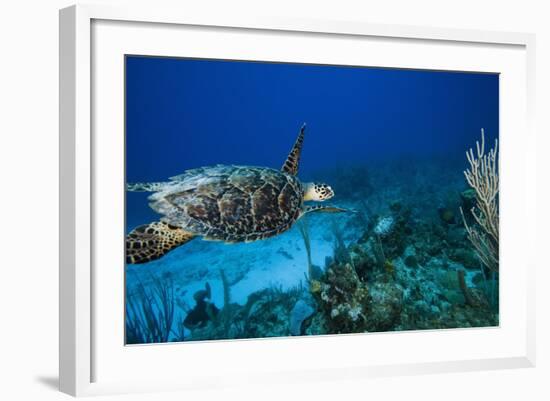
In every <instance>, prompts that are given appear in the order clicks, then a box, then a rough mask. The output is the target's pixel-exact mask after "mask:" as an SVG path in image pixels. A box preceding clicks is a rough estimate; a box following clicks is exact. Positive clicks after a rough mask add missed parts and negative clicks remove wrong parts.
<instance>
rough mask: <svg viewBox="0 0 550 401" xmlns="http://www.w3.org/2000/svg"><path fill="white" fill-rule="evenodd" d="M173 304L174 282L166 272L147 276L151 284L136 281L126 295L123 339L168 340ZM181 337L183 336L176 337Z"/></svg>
mask: <svg viewBox="0 0 550 401" xmlns="http://www.w3.org/2000/svg"><path fill="white" fill-rule="evenodd" d="M149 288H150V289H149ZM174 305H175V298H174V285H173V280H172V277H171V276H170V275H164V276H163V277H151V285H150V286H148V287H147V288H146V287H145V285H144V284H143V283H141V282H139V283H138V285H137V288H136V290H135V291H134V292H132V293H130V294H128V295H127V297H126V319H125V325H126V343H127V344H145V343H157V342H167V341H169V340H170V339H171V331H172V323H173V320H174ZM181 339H183V337H181V338H178V339H176V341H179V340H181Z"/></svg>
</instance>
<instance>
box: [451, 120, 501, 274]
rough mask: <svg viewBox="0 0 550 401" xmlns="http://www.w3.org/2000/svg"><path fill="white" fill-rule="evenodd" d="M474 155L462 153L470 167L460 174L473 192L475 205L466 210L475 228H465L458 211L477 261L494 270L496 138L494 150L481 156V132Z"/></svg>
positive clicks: (496, 207)
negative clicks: (477, 258)
mask: <svg viewBox="0 0 550 401" xmlns="http://www.w3.org/2000/svg"><path fill="white" fill-rule="evenodd" d="M476 148H477V154H476V155H474V151H473V150H472V149H470V150H469V151H468V152H466V157H467V159H468V163H470V168H469V169H467V170H466V171H464V176H465V177H466V181H468V185H470V187H471V188H472V189H473V190H474V191H475V194H476V205H475V206H474V207H473V208H472V209H470V213H471V215H472V216H473V218H474V220H475V222H476V223H477V225H469V224H468V223H467V221H466V218H465V217H464V212H463V211H462V209H460V210H461V212H462V216H463V221H464V227H465V228H466V231H467V232H468V239H469V240H470V242H471V243H472V245H473V246H474V248H475V250H476V254H477V256H478V257H479V259H480V260H481V262H482V263H483V264H484V265H485V266H486V267H487V268H488V269H489V270H492V271H498V268H499V260H498V245H499V214H498V192H499V177H498V139H496V140H495V146H494V148H492V149H490V150H489V153H485V134H484V131H483V129H482V130H481V144H480V143H479V142H476Z"/></svg>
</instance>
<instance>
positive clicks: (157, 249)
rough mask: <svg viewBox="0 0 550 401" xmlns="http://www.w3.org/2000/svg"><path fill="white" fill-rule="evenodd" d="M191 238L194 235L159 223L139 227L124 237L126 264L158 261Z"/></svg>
mask: <svg viewBox="0 0 550 401" xmlns="http://www.w3.org/2000/svg"><path fill="white" fill-rule="evenodd" d="M193 237H195V235H194V234H191V233H190V232H188V231H185V230H182V229H181V228H179V227H175V226H171V225H170V224H167V223H164V222H161V221H156V222H154V223H149V224H145V225H142V226H139V227H137V228H135V229H134V230H132V231H131V232H130V233H129V234H128V236H127V237H126V263H128V264H139V263H146V262H150V261H152V260H155V259H158V258H160V257H161V256H163V255H164V254H166V253H168V252H170V251H171V250H172V249H174V248H176V247H178V246H180V245H183V244H185V243H186V242H188V241H190V240H191V239H193Z"/></svg>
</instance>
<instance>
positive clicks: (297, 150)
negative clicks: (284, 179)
mask: <svg viewBox="0 0 550 401" xmlns="http://www.w3.org/2000/svg"><path fill="white" fill-rule="evenodd" d="M305 131H306V124H305V123H304V124H303V125H302V129H300V133H299V134H298V138H296V142H295V143H294V146H293V147H292V150H291V151H290V153H289V154H288V157H287V158H286V160H285V164H283V168H282V169H281V170H282V171H284V172H285V173H288V174H291V175H296V174H298V164H299V163H300V154H301V153H302V144H303V143H304V133H305Z"/></svg>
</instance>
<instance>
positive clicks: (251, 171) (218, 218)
mask: <svg viewBox="0 0 550 401" xmlns="http://www.w3.org/2000/svg"><path fill="white" fill-rule="evenodd" d="M305 128H306V127H305V124H304V125H303V126H302V128H301V130H300V133H299V134H298V138H297V139H296V142H295V143H294V146H293V147H292V150H291V151H290V153H289V155H288V157H287V159H286V161H285V162H284V164H283V167H282V169H281V170H275V169H272V168H268V167H252V166H233V165H215V166H210V167H201V168H195V169H192V170H187V171H185V172H184V173H183V174H180V175H177V176H174V177H171V178H170V181H167V182H153V183H136V184H128V185H127V190H128V191H145V192H153V194H152V195H150V196H149V198H148V199H149V201H150V203H149V205H150V206H151V208H152V209H153V210H155V211H156V212H157V213H159V214H161V215H162V217H161V218H160V220H159V221H155V222H152V223H149V224H145V225H141V226H139V227H136V228H135V229H134V230H132V231H131V232H130V233H129V234H128V235H127V237H126V262H127V263H128V264H138V263H146V262H149V261H152V260H155V259H158V258H160V257H161V256H163V255H164V254H166V253H167V252H169V251H171V250H172V249H174V248H176V247H178V246H180V245H183V244H185V243H186V242H188V241H190V240H191V239H193V238H195V237H202V238H203V239H206V240H217V241H224V242H226V243H235V242H251V241H257V240H261V239H265V238H268V237H272V236H275V235H278V234H280V233H282V232H284V231H286V230H288V229H289V228H290V227H292V225H293V224H294V223H295V222H296V221H297V220H298V219H299V218H301V217H302V216H304V215H305V214H306V213H311V212H333V213H335V212H336V213H337V212H348V211H350V210H347V209H343V208H339V207H335V206H325V205H305V204H304V202H307V201H324V200H326V199H330V198H332V197H333V196H334V191H333V190H332V188H331V187H330V186H328V185H327V184H322V183H315V182H311V183H302V182H300V180H299V179H298V178H297V177H296V174H297V173H298V163H299V161H300V154H301V151H302V144H303V141H304V132H305Z"/></svg>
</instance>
